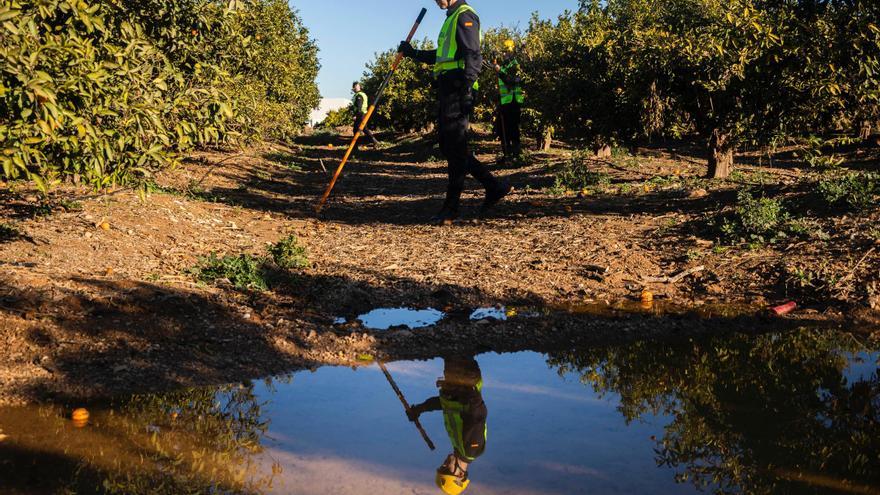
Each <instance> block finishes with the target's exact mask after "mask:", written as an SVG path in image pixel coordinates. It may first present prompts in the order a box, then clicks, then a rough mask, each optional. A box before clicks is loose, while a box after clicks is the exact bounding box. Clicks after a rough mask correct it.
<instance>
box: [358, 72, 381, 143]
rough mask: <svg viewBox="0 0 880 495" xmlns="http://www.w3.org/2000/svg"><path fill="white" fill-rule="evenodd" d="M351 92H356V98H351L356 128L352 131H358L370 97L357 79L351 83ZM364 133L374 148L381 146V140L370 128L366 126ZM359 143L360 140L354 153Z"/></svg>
mask: <svg viewBox="0 0 880 495" xmlns="http://www.w3.org/2000/svg"><path fill="white" fill-rule="evenodd" d="M351 92H352V93H354V98H352V99H351V113H352V114H353V115H354V129H352V132H357V130H358V127H360V125H361V122H363V121H364V117H366V116H367V109H368V108H369V99H368V98H367V94H366V93H364V92H363V91H362V90H361V84H360V83H359V82H357V81H355V82H354V83H353V84H352V85H351ZM364 134H365V135H366V136H367V137H368V138H370V140H371V141H372V142H373V147H374V148H378V147H379V141H377V140H376V137H375V136H373V133H372V132H370V130H369V129H367V128H366V127H365V128H364ZM359 144H360V141H358V142H357V143H355V144H354V150H353V151H352V153H353V152H355V151H357V149H358V145H359Z"/></svg>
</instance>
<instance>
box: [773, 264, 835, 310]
mask: <svg viewBox="0 0 880 495" xmlns="http://www.w3.org/2000/svg"><path fill="white" fill-rule="evenodd" d="M782 277H783V282H784V284H785V289H786V293H788V295H789V296H796V297H798V298H799V299H801V300H803V301H828V300H829V299H835V298H836V297H837V296H838V295H839V292H840V289H839V288H838V285H839V283H840V282H841V275H840V273H838V272H837V271H835V270H834V269H833V268H832V267H831V266H830V265H829V264H828V263H823V264H821V265H819V266H818V267H817V266H809V267H807V266H794V265H786V266H785V267H784V269H783V275H782Z"/></svg>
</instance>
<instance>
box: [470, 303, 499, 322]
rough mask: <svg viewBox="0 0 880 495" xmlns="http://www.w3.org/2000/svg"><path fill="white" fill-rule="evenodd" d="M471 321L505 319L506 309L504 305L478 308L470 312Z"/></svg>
mask: <svg viewBox="0 0 880 495" xmlns="http://www.w3.org/2000/svg"><path fill="white" fill-rule="evenodd" d="M470 319H471V321H480V320H497V321H507V309H506V308H505V307H504V306H497V307H491V308H478V309H476V310H475V311H474V312H473V313H471V318H470Z"/></svg>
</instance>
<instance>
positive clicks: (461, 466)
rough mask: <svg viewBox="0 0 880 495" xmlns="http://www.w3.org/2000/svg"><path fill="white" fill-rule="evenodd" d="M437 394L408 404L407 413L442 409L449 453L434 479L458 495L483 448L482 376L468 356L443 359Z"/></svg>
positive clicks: (414, 416)
mask: <svg viewBox="0 0 880 495" xmlns="http://www.w3.org/2000/svg"><path fill="white" fill-rule="evenodd" d="M437 387H438V388H439V389H440V395H439V396H437V397H432V398H430V399H428V400H426V401H425V402H423V403H421V404H419V405H416V406H412V407H411V408H410V410H409V412H408V413H407V415H408V416H409V419H410V420H412V421H415V420H416V419H418V418H419V416H420V415H421V414H422V413H424V412H428V411H443V424H444V425H445V426H446V433H447V434H448V435H449V441H450V442H451V443H452V453H451V454H449V455H448V456H446V460H444V461H443V464H441V465H440V467H438V468H437V476H436V477H435V482H436V483H437V486H438V487H440V489H441V490H443V492H444V493H447V494H448V495H458V494H459V493H461V492H463V491H465V489H467V487H468V485H469V484H470V479H468V468H469V467H470V465H471V463H472V462H474V460H476V458H477V457H480V456H481V455H482V454H483V451H485V449H486V432H487V428H486V417H487V416H488V410H487V409H486V404H485V403H484V402H483V377H482V375H481V373H480V365H479V364H477V361H476V360H475V359H474V358H472V357H468V358H446V359H444V360H443V378H442V379H440V380H438V381H437Z"/></svg>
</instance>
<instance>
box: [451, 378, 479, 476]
mask: <svg viewBox="0 0 880 495" xmlns="http://www.w3.org/2000/svg"><path fill="white" fill-rule="evenodd" d="M474 390H476V391H477V392H480V391H482V390H483V380H482V378H481V379H480V381H479V382H477V384H476V385H475V386H474ZM440 406H441V407H442V408H443V426H445V427H446V434H447V435H449V441H450V442H451V443H452V448H453V449H454V450H455V453H456V454H458V456H459V457H461V458H462V459H465V460H467V461H468V462H470V461H473V460H474V458H473V457H471V456H469V455H467V451H466V450H465V445H464V438H463V434H464V420H463V419H462V417H461V415H462V413H463V412H464V411H465V409H466V408H467V406H466V405H464V404H462V403H461V402H458V401H455V400H452V399H447V398H445V397H443V394H440ZM488 434H489V426H488V425H485V426H484V427H483V441H484V442H485V441H486V438H487V437H488Z"/></svg>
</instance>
